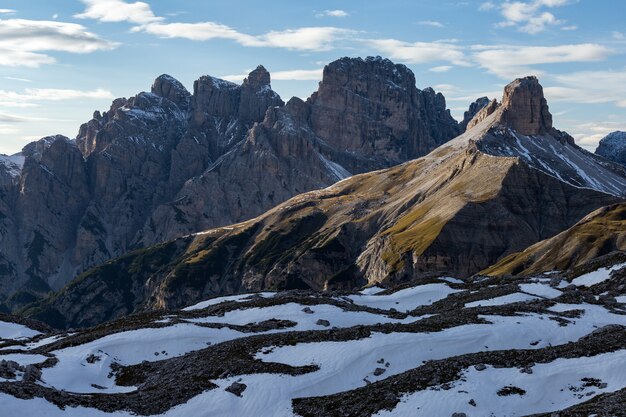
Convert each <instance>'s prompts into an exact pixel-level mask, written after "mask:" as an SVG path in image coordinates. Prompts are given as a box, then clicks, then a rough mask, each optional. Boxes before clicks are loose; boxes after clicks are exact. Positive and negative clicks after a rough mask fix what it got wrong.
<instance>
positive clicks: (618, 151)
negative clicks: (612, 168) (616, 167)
mask: <svg viewBox="0 0 626 417" xmlns="http://www.w3.org/2000/svg"><path fill="white" fill-rule="evenodd" d="M596 155H600V156H603V157H605V158H606V159H608V160H609V161H613V162H617V163H618V164H622V165H626V132H620V131H616V132H612V133H609V134H608V135H607V136H606V137H604V138H603V139H602V140H600V144H599V145H598V149H596Z"/></svg>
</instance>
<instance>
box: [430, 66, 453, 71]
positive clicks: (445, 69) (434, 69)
mask: <svg viewBox="0 0 626 417" xmlns="http://www.w3.org/2000/svg"><path fill="white" fill-rule="evenodd" d="M451 69H452V66H451V65H441V66H439V67H433V68H430V69H429V70H428V71H431V72H448V71H450V70H451Z"/></svg>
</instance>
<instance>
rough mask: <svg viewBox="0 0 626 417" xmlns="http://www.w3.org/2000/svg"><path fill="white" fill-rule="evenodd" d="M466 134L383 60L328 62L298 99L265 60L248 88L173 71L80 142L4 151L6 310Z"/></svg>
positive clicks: (2, 284)
mask: <svg viewBox="0 0 626 417" xmlns="http://www.w3.org/2000/svg"><path fill="white" fill-rule="evenodd" d="M458 132H459V129H458V126H457V123H456V122H455V121H454V120H453V119H452V118H451V117H450V115H449V112H448V111H447V110H446V108H445V99H444V98H443V96H441V95H440V94H436V93H435V92H434V91H433V90H431V89H426V90H423V91H420V90H418V89H417V88H416V87H415V78H414V76H413V74H412V73H411V72H410V71H409V70H408V69H407V68H406V67H404V66H399V65H394V64H393V63H391V62H390V61H388V60H383V59H380V58H368V59H365V60H363V59H347V58H346V59H342V60H339V61H337V62H336V63H332V64H330V65H328V67H327V69H326V71H325V75H324V80H323V81H322V84H321V85H320V90H319V92H318V93H316V94H314V95H313V96H312V98H311V99H310V100H308V101H306V102H304V101H302V100H300V99H296V98H294V99H292V100H290V102H289V103H288V105H285V104H284V102H283V101H282V100H281V98H280V97H279V96H278V94H276V93H275V92H274V91H273V90H272V89H271V77H270V74H269V72H268V71H267V70H266V69H265V68H264V67H262V66H259V67H257V68H256V69H255V70H254V71H252V72H251V73H250V74H249V75H248V77H246V79H245V80H244V81H243V83H242V84H241V85H237V84H234V83H230V82H228V81H224V80H220V79H218V78H215V77H211V76H203V77H200V78H199V79H198V80H197V81H196V82H195V83H194V86H193V92H192V93H190V92H188V91H187V90H186V89H185V87H184V86H183V85H182V84H181V83H180V82H178V81H177V80H175V79H174V78H172V77H171V76H169V75H165V74H164V75H161V76H159V77H158V78H157V79H156V80H155V81H154V82H153V84H152V87H151V90H150V92H142V93H139V94H137V95H136V96H133V97H130V98H119V99H116V100H114V101H113V103H112V104H111V107H110V108H109V109H108V110H107V111H105V112H99V111H96V112H94V115H93V118H92V120H90V121H88V122H87V123H85V124H83V125H82V126H81V127H80V130H79V133H78V136H77V137H76V139H75V140H69V139H67V138H62V137H51V138H46V139H44V140H42V141H39V142H35V143H33V144H30V145H28V146H27V147H25V148H24V151H23V152H22V154H21V155H18V156H17V157H18V158H22V159H23V161H22V162H21V163H18V164H16V162H15V161H12V160H10V158H9V157H2V158H3V159H1V160H0V162H1V163H0V191H2V193H3V194H2V195H0V211H1V212H2V215H3V216H4V217H2V218H0V228H1V232H2V233H1V234H2V238H1V240H0V249H2V252H1V255H0V303H2V302H4V304H5V307H10V308H16V307H18V306H19V305H21V304H24V303H25V302H28V301H29V300H32V298H33V297H34V296H38V295H41V294H42V293H45V292H46V291H48V290H49V289H50V287H52V288H54V289H57V288H60V287H61V286H62V285H63V284H65V283H66V282H67V281H69V280H70V279H72V278H74V277H75V276H76V275H78V274H80V273H81V272H83V271H85V270H87V269H89V268H90V267H92V266H94V265H97V264H100V263H103V262H105V261H107V260H109V259H111V258H114V257H116V256H120V255H122V254H124V253H126V252H128V251H131V250H134V249H138V248H141V247H144V246H149V245H154V244H158V243H160V242H162V241H164V240H168V239H174V238H177V237H180V236H182V235H186V234H190V233H195V232H199V231H202V230H204V229H207V228H210V227H215V226H220V225H226V224H230V223H233V222H237V221H242V220H246V219H250V218H252V217H254V216H256V215H259V214H261V213H263V212H264V211H266V210H268V209H270V208H271V207H274V206H275V205H277V204H279V203H281V202H283V201H285V200H287V199H288V198H290V197H292V196H294V195H296V194H299V193H302V192H306V191H309V190H313V189H318V188H323V187H327V186H329V185H331V184H332V183H334V182H336V181H338V180H340V179H343V178H346V177H348V176H350V175H352V174H354V173H360V172H365V171H370V170H374V169H380V168H385V167H388V166H391V165H393V164H396V163H398V162H404V161H406V160H408V159H411V158H415V157H417V156H421V155H423V154H424V153H426V152H427V151H429V150H431V149H433V148H434V147H436V146H437V145H438V144H440V143H443V142H445V141H447V140H449V139H451V138H452V137H454V136H456V134H457V133H458ZM7 158H9V159H7ZM18 162H19V161H18ZM22 165H23V168H22ZM17 293H19V296H14V297H12V298H10V299H3V296H5V295H10V294H17ZM0 308H1V306H0Z"/></svg>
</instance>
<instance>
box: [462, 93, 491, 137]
mask: <svg viewBox="0 0 626 417" xmlns="http://www.w3.org/2000/svg"><path fill="white" fill-rule="evenodd" d="M490 102H491V100H489V98H487V97H480V98H479V99H477V100H476V101H475V102H473V103H472V104H470V106H469V109H468V110H467V111H466V112H465V113H464V114H463V121H462V122H461V123H459V127H460V128H461V130H462V131H463V132H464V131H465V130H467V125H468V124H469V122H470V121H471V120H472V119H473V118H474V116H476V114H477V113H478V112H479V111H481V110H482V109H483V108H484V107H485V106H487V105H488V104H489V103H490Z"/></svg>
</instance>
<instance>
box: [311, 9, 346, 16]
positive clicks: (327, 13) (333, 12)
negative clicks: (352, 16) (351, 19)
mask: <svg viewBox="0 0 626 417" xmlns="http://www.w3.org/2000/svg"><path fill="white" fill-rule="evenodd" d="M348 15H349V13H348V12H346V11H345V10H339V9H337V10H324V11H323V12H321V13H317V14H316V15H315V17H324V16H328V17H346V16H348Z"/></svg>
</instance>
